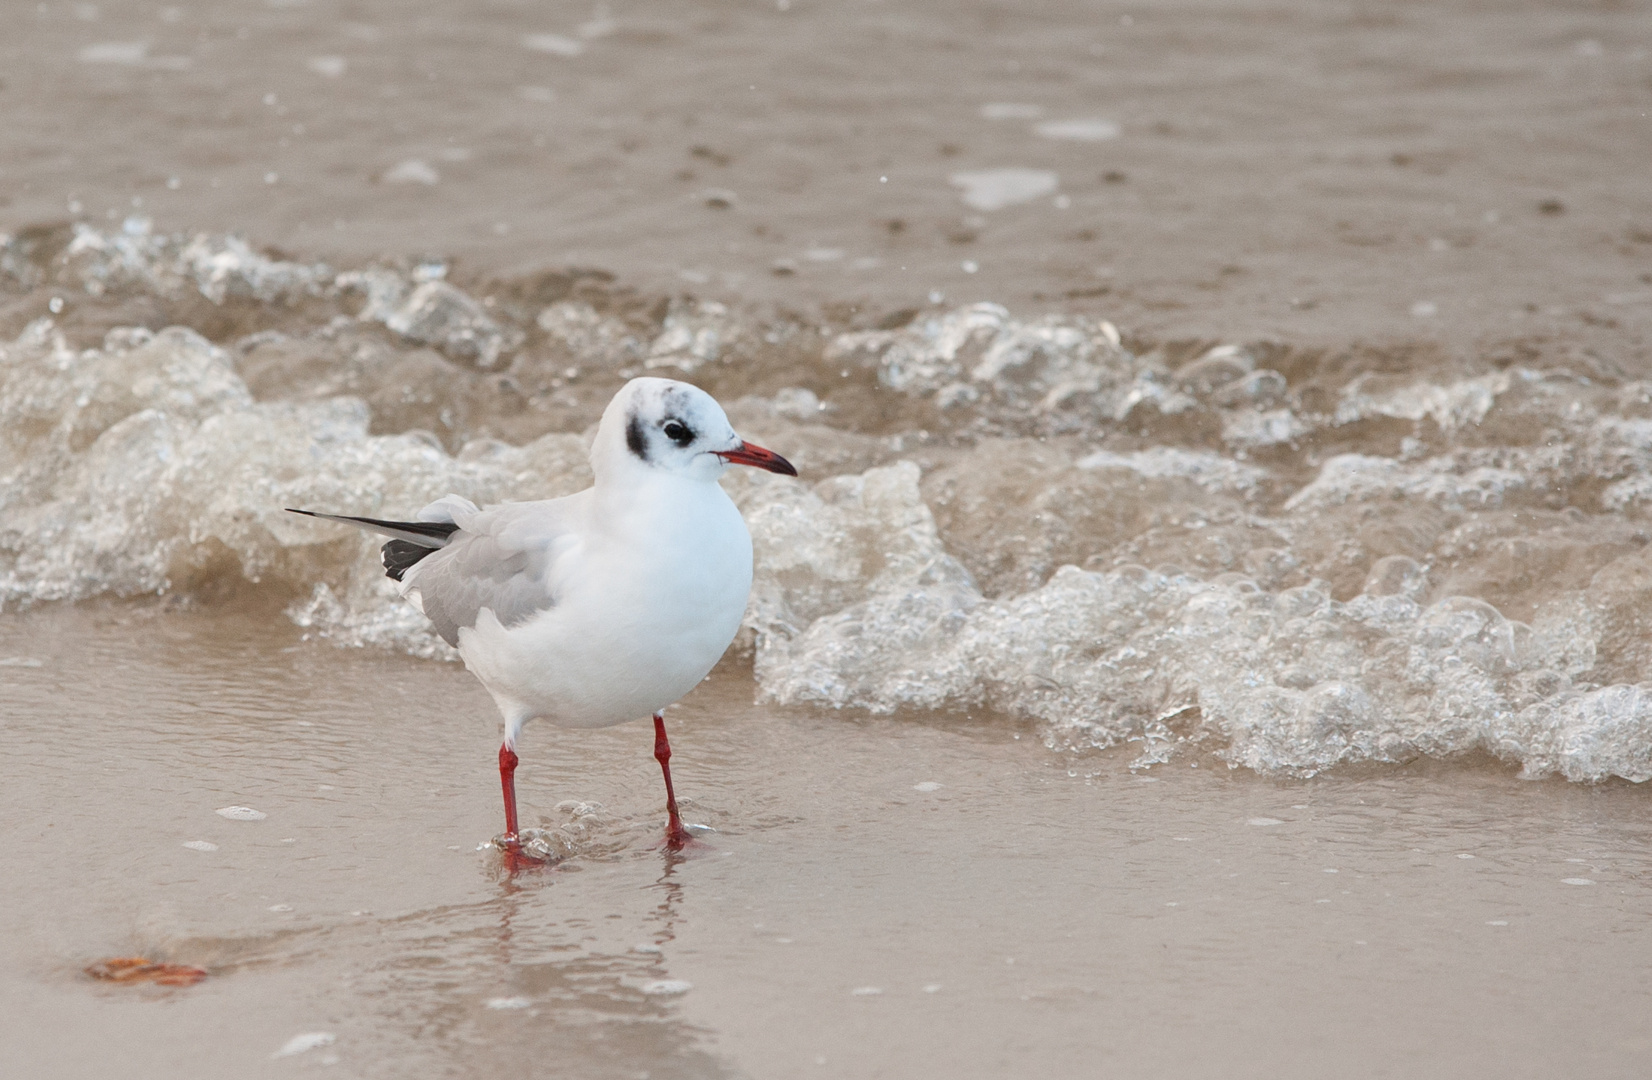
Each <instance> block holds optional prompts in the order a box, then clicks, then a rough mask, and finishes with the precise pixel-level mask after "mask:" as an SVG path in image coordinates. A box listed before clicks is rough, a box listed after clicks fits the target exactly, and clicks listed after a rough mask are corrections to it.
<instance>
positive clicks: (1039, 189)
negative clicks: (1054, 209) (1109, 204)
mask: <svg viewBox="0 0 1652 1080" xmlns="http://www.w3.org/2000/svg"><path fill="white" fill-rule="evenodd" d="M949 179H950V180H951V182H952V186H953V187H955V188H958V189H959V190H960V191H961V192H962V195H961V197H962V199H963V200H964V205H965V206H968V207H970V208H972V209H975V210H981V211H988V212H990V211H993V210H1002V209H1004V208H1005V207H1007V206H1019V205H1021V204H1022V203H1029V202H1032V201H1033V200H1034V199H1040V198H1043V197H1044V196H1045V195H1052V194H1054V193H1055V190H1056V188H1058V187H1060V186H1061V179H1060V177H1058V176H1057V175H1056V174H1055V173H1053V172H1051V171H1050V170H1048V169H1020V168H1012V169H978V170H974V171H967V172H955V173H953V174H952V176H951V177H950V178H949Z"/></svg>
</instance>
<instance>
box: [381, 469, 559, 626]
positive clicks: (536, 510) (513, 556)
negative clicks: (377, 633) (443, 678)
mask: <svg viewBox="0 0 1652 1080" xmlns="http://www.w3.org/2000/svg"><path fill="white" fill-rule="evenodd" d="M567 502H568V500H566V499H553V500H551V501H549V502H542V503H514V504H507V505H505V506H500V507H495V508H490V509H488V510H485V511H483V512H482V513H480V514H478V515H477V516H476V517H475V519H473V520H472V521H471V522H470V523H469V525H468V526H467V527H466V528H462V529H460V530H459V531H458V532H455V533H454V534H453V536H452V538H451V539H450V540H449V541H448V543H447V546H445V547H443V548H440V549H438V550H436V551H433V552H431V553H430V554H429V555H427V556H425V557H424V558H423V559H421V560H419V562H418V563H417V564H416V565H415V566H413V567H412V568H411V569H409V570H408V571H407V574H406V576H405V577H404V578H403V591H404V593H405V594H407V595H408V596H409V597H410V598H412V599H414V600H415V601H416V602H417V603H418V604H419V607H420V609H421V610H423V611H424V613H425V616H426V617H427V618H429V619H430V621H431V622H432V623H434V624H435V626H436V632H437V633H438V634H440V635H442V640H444V641H446V642H447V643H448V644H449V645H454V646H457V645H458V644H459V631H460V629H462V628H463V627H466V626H475V625H476V619H477V617H478V616H479V615H480V614H481V612H482V609H483V608H487V609H489V610H491V611H492V612H493V614H494V616H495V617H496V618H497V619H498V620H499V622H500V623H501V624H503V625H505V626H507V627H508V626H512V625H515V624H516V623H520V622H524V621H526V620H527V619H529V618H532V617H533V616H534V615H536V614H538V613H539V612H541V611H544V610H546V609H548V608H552V607H555V606H556V591H555V575H554V574H553V568H554V564H555V563H556V561H557V560H558V559H559V558H561V557H563V556H565V555H566V554H567V552H568V551H569V549H570V548H571V546H572V542H573V540H574V537H573V535H572V530H571V529H570V528H569V527H568V520H567V519H568V518H569V516H570V515H569V513H568V511H569V510H570V509H572V508H571V507H568V506H564V505H559V504H565V503H567ZM415 594H416V595H415Z"/></svg>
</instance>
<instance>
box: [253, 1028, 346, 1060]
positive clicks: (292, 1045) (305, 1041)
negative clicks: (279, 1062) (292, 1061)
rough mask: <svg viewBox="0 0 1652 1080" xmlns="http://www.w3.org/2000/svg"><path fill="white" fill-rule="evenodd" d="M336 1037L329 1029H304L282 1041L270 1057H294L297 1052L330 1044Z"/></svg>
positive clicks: (306, 1051)
mask: <svg viewBox="0 0 1652 1080" xmlns="http://www.w3.org/2000/svg"><path fill="white" fill-rule="evenodd" d="M337 1039H338V1036H336V1035H334V1034H333V1033H332V1032H330V1031H306V1032H304V1033H303V1034H301V1035H294V1036H293V1037H292V1038H290V1039H288V1040H287V1041H286V1042H284V1043H282V1044H281V1049H279V1050H277V1051H276V1052H275V1053H273V1054H271V1055H270V1057H272V1058H284V1057H294V1056H296V1055H298V1054H303V1053H308V1052H309V1051H311V1050H314V1049H317V1048H318V1047H322V1046H331V1045H333V1043H334V1042H336V1041H337Z"/></svg>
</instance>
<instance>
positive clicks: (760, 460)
mask: <svg viewBox="0 0 1652 1080" xmlns="http://www.w3.org/2000/svg"><path fill="white" fill-rule="evenodd" d="M712 453H714V454H716V455H717V456H718V457H720V458H722V459H723V460H724V461H726V462H728V463H729V464H730V465H753V466H756V467H757V468H759V469H767V470H768V471H769V472H777V473H780V474H781V475H782V476H796V475H797V470H796V469H795V468H793V467H792V463H791V462H789V461H787V460H786V459H785V458H783V457H781V456H780V455H779V454H777V453H775V452H774V451H773V450H765V449H763V448H762V447H761V446H758V445H757V444H756V443H749V442H743V443H741V444H740V448H739V449H738V450H713V451H712Z"/></svg>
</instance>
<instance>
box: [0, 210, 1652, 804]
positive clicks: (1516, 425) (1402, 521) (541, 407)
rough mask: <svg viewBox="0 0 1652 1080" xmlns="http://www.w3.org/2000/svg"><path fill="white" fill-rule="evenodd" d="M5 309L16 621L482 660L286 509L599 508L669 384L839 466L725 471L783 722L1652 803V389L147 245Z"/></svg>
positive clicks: (373, 566) (126, 235) (9, 598)
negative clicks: (1023, 730)
mask: <svg viewBox="0 0 1652 1080" xmlns="http://www.w3.org/2000/svg"><path fill="white" fill-rule="evenodd" d="M0 280H3V281H4V283H5V288H6V290H7V292H8V293H9V294H10V296H11V298H12V300H13V301H15V302H14V303H12V304H11V305H10V307H9V308H8V310H26V309H28V308H29V307H30V305H31V304H35V303H36V302H38V309H48V310H49V312H50V314H40V315H39V317H35V318H32V319H31V320H30V321H28V322H27V324H26V325H23V326H21V327H20V328H17V327H14V328H13V329H12V330H10V331H8V334H7V336H8V338H9V340H8V341H7V342H6V343H5V344H4V345H3V346H0V605H4V606H5V607H10V608H15V607H18V606H21V605H25V604H30V603H38V602H45V601H65V600H77V599H84V598H89V597H95V596H105V595H113V596H137V595H143V594H163V593H170V594H184V595H199V596H210V595H213V594H215V593H217V592H222V591H224V590H226V589H243V588H257V589H260V590H266V591H269V592H271V593H272V594H273V595H277V596H280V597H282V598H283V600H284V602H285V603H287V605H288V611H289V614H290V616H291V617H292V618H293V619H294V620H295V621H296V622H297V623H298V624H299V625H301V626H303V627H305V628H307V629H308V630H310V631H311V632H312V633H315V634H317V635H322V636H325V637H328V638H330V639H332V640H335V641H338V642H340V643H345V644H352V645H369V644H370V645H378V646H389V647H394V648H399V649H404V650H408V651H411V652H414V653H417V654H420V655H426V656H444V655H450V654H449V653H448V650H447V648H446V646H445V645H443V644H442V643H441V642H440V640H439V639H437V638H436V637H435V635H434V634H433V633H432V632H431V631H430V630H429V628H428V625H427V624H426V623H425V621H424V619H423V618H422V617H421V616H419V615H418V614H417V612H415V611H413V610H412V609H411V608H410V607H408V606H407V605H405V604H403V603H401V602H400V601H399V600H398V599H397V597H396V595H395V590H394V587H393V584H392V583H391V582H389V581H387V580H386V579H385V578H384V576H383V573H382V571H381V569H380V567H379V564H378V560H377V557H376V549H377V544H376V543H375V542H374V541H372V540H371V539H369V538H365V537H361V536H358V535H355V534H341V530H338V529H336V528H334V527H331V526H328V525H325V524H321V523H317V522H313V521H309V520H306V519H300V518H297V517H294V516H292V515H288V514H285V513H284V512H283V507H286V506H305V507H314V508H321V509H329V510H336V511H340V512H348V513H355V514H367V515H374V516H394V515H397V514H405V513H408V512H409V511H411V510H414V509H416V508H417V507H419V506H421V505H423V504H424V503H426V502H428V501H429V500H430V499H432V498H434V497H435V496H438V495H441V494H444V493H446V492H450V491H451V492H456V493H459V494H462V495H464V496H466V497H468V498H471V499H473V500H476V501H478V502H490V501H494V502H496V501H501V500H504V499H530V498H545V497H550V496H553V495H557V494H562V493H566V492H570V491H574V490H577V489H578V488H580V487H582V486H584V485H585V484H587V483H588V482H589V469H588V466H587V464H586V461H585V454H586V446H587V439H588V437H589V434H588V432H589V428H590V427H591V425H592V424H594V422H595V420H596V417H597V415H598V414H599V412H600V409H601V407H602V405H603V404H604V403H605V402H606V400H607V397H608V396H609V395H610V394H611V393H612V392H613V390H614V389H615V388H617V386H618V385H620V383H621V382H622V381H623V380H624V379H625V378H628V377H631V376H632V375H635V374H639V373H641V372H643V371H658V372H661V373H664V374H675V375H679V376H681V377H685V378H691V379H693V380H694V381H697V382H700V383H701V384H702V385H705V386H707V388H708V389H711V390H712V391H713V392H714V393H717V394H718V395H719V396H720V397H721V398H722V399H723V400H724V401H725V402H728V404H729V411H730V414H731V417H732V418H733V419H734V421H735V423H736V426H737V427H739V428H740V429H741V430H742V431H743V432H746V433H748V434H750V435H751V436H752V437H753V438H756V439H758V440H759V441H762V442H763V443H765V444H769V445H773V446H775V447H776V448H777V449H779V450H781V451H783V452H784V453H786V454H787V456H788V457H790V458H792V460H794V461H795V462H796V463H797V464H798V465H799V466H800V468H801V469H802V471H803V473H804V476H805V479H803V480H800V481H794V480H790V479H787V478H781V477H774V476H769V475H767V474H747V473H745V472H743V471H742V473H741V474H740V475H738V476H731V477H730V478H729V480H728V481H726V483H727V485H728V487H729V489H730V491H731V493H732V494H733V495H734V496H735V498H736V500H737V501H738V502H739V503H740V505H741V508H742V510H743V511H744V512H745V514H746V517H747V520H748V521H749V522H750V525H751V528H752V532H753V537H754V541H755V544H756V550H757V568H758V569H757V582H756V586H755V589H754V592H753V597H752V603H751V607H750V609H749V611H748V615H747V619H746V626H747V632H746V633H745V634H744V635H743V643H744V647H746V648H749V649H750V650H751V653H752V656H753V663H754V670H755V673H756V679H757V683H758V687H759V692H760V694H761V695H763V696H764V697H766V698H767V699H769V700H772V701H775V702H778V703H784V704H788V705H800V706H824V707H829V708H851V709H864V710H871V711H873V712H884V713H890V712H901V711H933V710H944V711H982V712H991V713H994V714H1004V715H1008V716H1011V717H1017V718H1022V719H1026V720H1031V721H1033V722H1036V723H1037V724H1038V725H1039V726H1040V727H1041V730H1042V731H1043V733H1044V736H1045V738H1046V740H1047V742H1048V743H1049V744H1050V745H1051V746H1053V747H1059V748H1063V749H1066V748H1086V747H1103V746H1111V745H1114V744H1119V743H1131V744H1134V746H1135V749H1136V757H1135V761H1134V764H1135V765H1136V766H1139V767H1149V766H1152V765H1154V764H1158V763H1162V762H1165V761H1169V760H1171V759H1172V758H1173V757H1175V756H1176V755H1177V754H1179V753H1182V754H1185V753H1194V752H1198V753H1215V754H1218V755H1220V756H1221V757H1223V758H1225V759H1226V760H1227V761H1228V762H1229V763H1231V764H1233V765H1235V766H1245V767H1248V768H1251V769H1255V770H1258V771H1260V772H1265V773H1289V774H1311V773H1313V772H1316V771H1319V770H1322V769H1325V768H1328V767H1331V766H1334V765H1338V764H1343V763H1349V762H1361V761H1365V762H1402V761H1406V760H1409V759H1412V758H1415V757H1418V756H1420V755H1434V756H1450V755H1460V754H1466V753H1471V752H1473V753H1487V754H1492V755H1495V756H1497V757H1499V758H1502V759H1504V760H1507V761H1510V762H1513V763H1517V764H1519V765H1520V766H1521V768H1522V769H1523V771H1524V773H1525V774H1526V775H1530V776H1542V775H1548V774H1558V775H1561V776H1564V777H1566V778H1568V779H1572V780H1601V779H1604V778H1607V777H1613V776H1616V777H1623V778H1626V779H1629V780H1633V781H1637V782H1639V781H1643V780H1646V779H1648V778H1649V777H1652V684H1647V683H1644V682H1642V681H1641V680H1642V675H1643V672H1644V670H1645V668H1646V665H1647V662H1648V660H1649V658H1652V627H1648V626H1647V625H1645V623H1644V619H1643V616H1642V614H1641V613H1642V612H1643V611H1644V610H1646V608H1647V605H1648V603H1649V602H1652V552H1649V550H1648V541H1649V540H1652V531H1649V530H1648V527H1647V524H1648V523H1647V507H1648V505H1649V504H1652V386H1649V385H1648V384H1645V383H1640V382H1635V381H1630V380H1627V379H1623V378H1621V377H1615V376H1611V375H1609V374H1608V375H1603V374H1602V373H1601V371H1600V370H1599V366H1598V365H1597V366H1596V367H1593V368H1589V369H1587V370H1584V369H1581V368H1580V367H1577V366H1559V365H1552V364H1551V365H1546V366H1545V365H1534V366H1522V365H1521V364H1517V363H1512V362H1508V361H1507V359H1506V358H1504V359H1501V360H1499V359H1497V358H1492V359H1488V360H1486V361H1484V362H1480V363H1478V364H1476V363H1474V362H1463V363H1461V364H1458V365H1456V366H1455V367H1453V366H1441V365H1438V364H1434V363H1432V362H1421V361H1406V360H1404V358H1400V359H1398V360H1396V358H1394V357H1387V358H1383V359H1382V362H1381V363H1377V362H1374V361H1373V362H1369V363H1361V362H1359V361H1358V357H1353V356H1352V355H1350V356H1343V357H1338V358H1327V357H1323V356H1320V357H1315V356H1308V355H1297V354H1293V353H1291V352H1290V351H1289V350H1284V349H1280V348H1278V347H1275V346H1269V345H1267V344H1266V343H1262V344H1251V345H1242V344H1233V343H1215V344H1212V343H1208V342H1206V343H1192V344H1189V343H1183V344H1157V345H1154V344H1152V343H1143V342H1133V341H1129V340H1127V339H1126V337H1125V336H1124V335H1122V334H1121V333H1120V331H1119V329H1118V328H1116V327H1114V326H1113V325H1112V324H1111V323H1108V322H1106V321H1103V320H1094V319H1085V318H1080V317H1075V316H1047V317H1043V318H1036V319H1021V318H1017V317H1015V316H1014V315H1012V314H1011V313H1010V312H1008V311H1007V310H1005V309H1004V308H1002V307H999V306H997V305H993V304H976V305H971V306H967V307H963V308H957V309H952V310H943V309H940V308H937V309H934V310H932V311H929V312H921V313H918V314H917V315H916V316H913V317H911V318H909V319H907V320H906V321H905V322H904V324H903V325H895V326H890V327H885V328H875V327H874V328H866V327H853V326H839V327H832V326H825V327H822V326H820V325H818V324H810V323H808V322H807V321H804V320H799V319H795V318H794V319H786V318H781V317H770V318H759V317H757V316H755V315H748V314H743V313H741V312H737V311H733V310H731V309H730V308H728V307H726V306H723V305H719V304H711V303H705V302H698V301H694V300H691V299H685V298H677V299H667V300H650V299H648V298H639V297H635V296H632V295H630V294H628V293H627V292H626V291H625V290H623V289H621V288H619V287H617V286H614V285H613V284H612V283H611V282H607V281H605V280H603V279H602V278H601V277H600V276H595V275H589V274H587V275H583V276H582V275H580V274H578V273H567V274H561V275H553V276H551V277H544V276H542V277H540V278H537V279H534V280H524V281H505V282H454V281H450V280H449V272H448V268H447V267H446V266H444V265H442V264H439V263H423V264H409V265H405V266H371V267H366V268H358V269H351V270H342V271H340V270H334V269H331V268H328V267H326V266H322V265H320V264H311V263H303V262H299V261H294V260H291V259H288V258H285V257H283V256H280V255H279V254H272V253H268V252H259V251H254V250H252V249H250V248H249V247H248V246H247V245H245V244H244V243H242V242H240V241H238V240H236V239H234V238H233V237H211V236H197V237H192V238H185V237H161V236H155V235H152V234H151V233H150V231H149V230H148V227H147V225H146V223H144V222H141V221H133V222H129V223H128V224H127V227H126V228H124V229H122V230H119V231H116V232H113V233H102V232H98V231H96V230H92V229H89V228H86V227H84V226H81V227H77V228H76V229H75V230H73V231H72V232H66V233H60V234H57V235H50V234H47V233H39V234H32V235H29V236H19V237H11V238H5V240H4V244H3V245H0ZM140 301H141V303H140ZM133 312H137V313H139V314H141V315H143V316H144V317H143V318H142V319H135V320H130V321H124V322H123V321H121V320H122V318H123V316H129V315H131V314H132V313H133ZM231 316H233V317H231ZM897 321H898V320H897ZM173 322H176V323H181V324H182V325H168V324H169V323H173ZM157 323H159V324H160V325H154V324H157ZM191 326H193V327H194V328H190V327H191Z"/></svg>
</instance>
